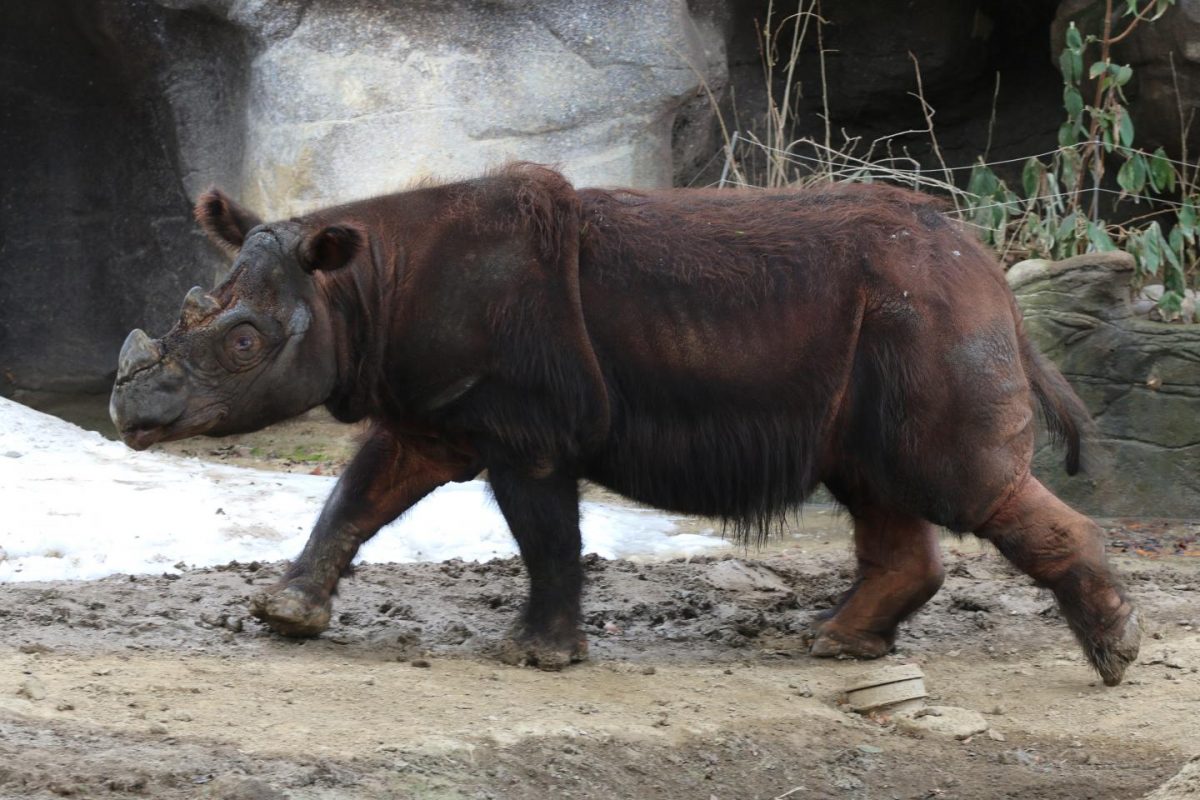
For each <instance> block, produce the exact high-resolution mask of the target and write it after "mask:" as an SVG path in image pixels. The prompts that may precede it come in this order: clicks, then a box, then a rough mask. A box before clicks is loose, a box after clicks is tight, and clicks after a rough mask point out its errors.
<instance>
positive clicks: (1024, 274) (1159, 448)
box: [1008, 253, 1200, 518]
mask: <svg viewBox="0 0 1200 800" xmlns="http://www.w3.org/2000/svg"><path fill="white" fill-rule="evenodd" d="M1132 270H1133V260H1132V259H1131V258H1130V257H1129V256H1128V255H1126V254H1124V253H1104V254H1091V255H1085V256H1077V257H1075V258H1070V259H1067V260H1065V261H1060V262H1056V263H1051V262H1046V261H1024V262H1021V263H1020V264H1017V265H1015V266H1013V268H1012V269H1011V270H1010V271H1009V273H1008V281H1009V285H1010V286H1011V287H1012V288H1013V291H1014V292H1015V293H1016V295H1017V300H1018V302H1019V303H1020V305H1021V308H1022V309H1023V311H1024V313H1025V326H1026V330H1027V331H1028V332H1029V335H1030V337H1031V338H1032V339H1033V340H1034V342H1035V343H1036V344H1037V345H1038V347H1040V348H1041V350H1042V352H1043V353H1045V354H1046V355H1047V356H1049V357H1050V358H1052V359H1053V360H1054V361H1055V362H1056V363H1057V364H1058V365H1059V368H1060V369H1062V371H1063V374H1064V375H1065V376H1066V377H1067V379H1068V380H1069V381H1070V382H1071V385H1072V386H1074V387H1075V389H1076V391H1077V392H1078V393H1079V396H1080V397H1081V398H1083V400H1084V402H1086V403H1087V405H1088V408H1089V409H1090V410H1091V412H1092V414H1093V415H1094V417H1095V421H1096V431H1095V435H1094V438H1093V440H1092V441H1091V442H1089V443H1087V444H1085V462H1087V461H1090V463H1087V469H1085V471H1084V472H1083V473H1082V474H1080V475H1077V476H1075V477H1067V476H1066V474H1065V473H1064V472H1063V469H1062V452H1061V450H1058V449H1056V448H1050V447H1048V446H1042V447H1041V448H1040V449H1039V452H1038V454H1037V457H1036V463H1035V471H1036V472H1037V474H1038V476H1039V477H1040V478H1041V479H1042V480H1043V481H1045V482H1046V483H1047V485H1049V486H1051V487H1052V488H1053V489H1054V490H1055V491H1057V492H1058V493H1059V494H1060V496H1061V497H1062V498H1063V499H1064V500H1066V501H1067V502H1069V503H1072V504H1073V505H1075V506H1076V507H1078V508H1080V509H1082V510H1085V511H1087V512H1088V513H1091V514H1095V515H1098V516H1152V517H1185V518H1186V517H1195V516H1197V515H1200V325H1180V324H1169V323H1164V322H1153V321H1151V320H1149V319H1147V318H1145V317H1144V316H1142V315H1141V314H1137V313H1135V309H1134V303H1133V301H1132V297H1131V289H1130V284H1129V279H1130V277H1131V273H1132ZM1089 453H1090V458H1089Z"/></svg>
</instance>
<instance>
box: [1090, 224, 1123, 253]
mask: <svg viewBox="0 0 1200 800" xmlns="http://www.w3.org/2000/svg"><path fill="white" fill-rule="evenodd" d="M1087 236H1088V241H1089V242H1091V243H1092V247H1094V248H1096V251H1097V252H1099V253H1107V252H1109V251H1111V250H1116V249H1117V246H1116V245H1115V244H1113V240H1112V237H1110V236H1109V235H1108V231H1107V230H1105V228H1104V226H1102V225H1098V224H1096V223H1095V222H1088V229H1087Z"/></svg>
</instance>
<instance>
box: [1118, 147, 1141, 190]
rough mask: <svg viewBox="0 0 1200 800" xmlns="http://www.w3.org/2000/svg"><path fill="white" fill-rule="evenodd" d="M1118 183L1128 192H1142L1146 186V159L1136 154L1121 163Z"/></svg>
mask: <svg viewBox="0 0 1200 800" xmlns="http://www.w3.org/2000/svg"><path fill="white" fill-rule="evenodd" d="M1117 185H1118V186H1120V187H1121V189H1122V190H1123V191H1124V192H1126V193H1127V194H1133V195H1137V194H1141V193H1142V190H1143V189H1145V188H1146V160H1145V159H1144V158H1142V156H1141V154H1140V153H1139V154H1134V155H1132V156H1130V157H1129V159H1128V160H1126V162H1125V163H1124V164H1122V165H1121V169H1120V171H1118V172H1117Z"/></svg>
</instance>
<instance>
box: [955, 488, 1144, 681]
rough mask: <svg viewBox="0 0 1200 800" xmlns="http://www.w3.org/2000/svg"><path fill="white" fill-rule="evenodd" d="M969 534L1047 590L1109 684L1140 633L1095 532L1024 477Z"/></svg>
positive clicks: (1134, 647) (1127, 659) (1117, 678)
mask: <svg viewBox="0 0 1200 800" xmlns="http://www.w3.org/2000/svg"><path fill="white" fill-rule="evenodd" d="M976 534H977V535H979V536H980V537H982V538H984V539H986V540H988V541H990V542H992V543H993V544H994V545H995V546H996V547H997V549H999V550H1000V552H1001V553H1003V554H1004V556H1005V557H1006V558H1007V559H1008V560H1009V561H1011V562H1012V563H1013V564H1014V565H1015V566H1016V567H1017V568H1019V569H1020V570H1022V571H1023V572H1025V573H1026V574H1027V575H1029V576H1030V577H1032V578H1033V579H1034V580H1036V581H1037V582H1038V584H1039V585H1041V586H1045V587H1047V588H1049V589H1050V590H1051V591H1052V592H1054V596H1055V598H1056V599H1057V600H1058V605H1059V608H1060V610H1061V611H1062V613H1063V616H1064V617H1065V618H1066V620H1067V624H1068V625H1069V626H1070V628H1071V631H1072V632H1073V633H1074V634H1075V638H1076V639H1077V640H1078V641H1079V644H1080V646H1081V647H1082V648H1083V652H1084V655H1085V656H1086V657H1087V659H1088V661H1089V662H1090V663H1091V665H1092V666H1093V667H1094V668H1095V669H1096V672H1098V673H1099V674H1100V677H1101V679H1103V681H1104V683H1105V685H1107V686H1116V685H1117V684H1119V683H1120V682H1121V680H1122V678H1123V677H1124V675H1125V669H1126V668H1127V667H1128V666H1129V665H1130V664H1131V663H1133V661H1134V660H1135V659H1136V658H1137V654H1138V645H1139V643H1140V640H1141V628H1140V625H1139V623H1138V617H1137V613H1136V611H1135V610H1134V608H1133V604H1132V603H1131V602H1130V600H1129V598H1128V597H1127V595H1126V594H1125V590H1124V588H1123V587H1122V585H1121V582H1120V580H1119V579H1118V578H1117V576H1116V575H1115V574H1114V573H1113V571H1112V569H1111V568H1110V567H1109V565H1108V563H1107V560H1106V559H1105V555H1104V536H1103V533H1102V531H1101V530H1100V527H1099V526H1098V525H1096V523H1095V522H1093V521H1092V520H1090V519H1088V518H1087V517H1086V516H1084V515H1083V514H1080V513H1079V512H1077V511H1075V510H1074V509H1072V508H1070V507H1069V506H1068V505H1067V504H1066V503H1064V502H1063V501H1061V500H1059V499H1058V498H1057V497H1055V496H1054V494H1052V493H1051V492H1050V490H1048V489H1047V488H1046V487H1045V486H1043V485H1042V484H1041V483H1040V482H1039V481H1038V480H1037V479H1036V478H1034V477H1032V476H1026V477H1025V478H1024V480H1023V481H1021V482H1020V483H1019V485H1018V487H1017V489H1016V490H1015V491H1014V492H1013V493H1012V494H1011V495H1010V496H1009V497H1008V498H1007V499H1006V500H1005V501H1004V502H1003V503H1002V504H1001V505H1000V507H999V508H998V509H997V510H996V511H995V513H993V514H992V516H991V517H990V518H989V519H988V521H987V522H986V523H984V525H983V526H981V527H980V528H979V529H978V530H977V531H976Z"/></svg>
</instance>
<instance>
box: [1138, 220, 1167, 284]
mask: <svg viewBox="0 0 1200 800" xmlns="http://www.w3.org/2000/svg"><path fill="white" fill-rule="evenodd" d="M1162 262H1163V257H1162V230H1161V229H1159V227H1158V223H1157V222H1152V223H1150V227H1148V228H1146V234H1145V236H1144V237H1143V238H1142V269H1143V270H1144V271H1145V272H1146V273H1147V274H1148V275H1154V274H1157V273H1158V270H1159V267H1161V266H1162Z"/></svg>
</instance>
